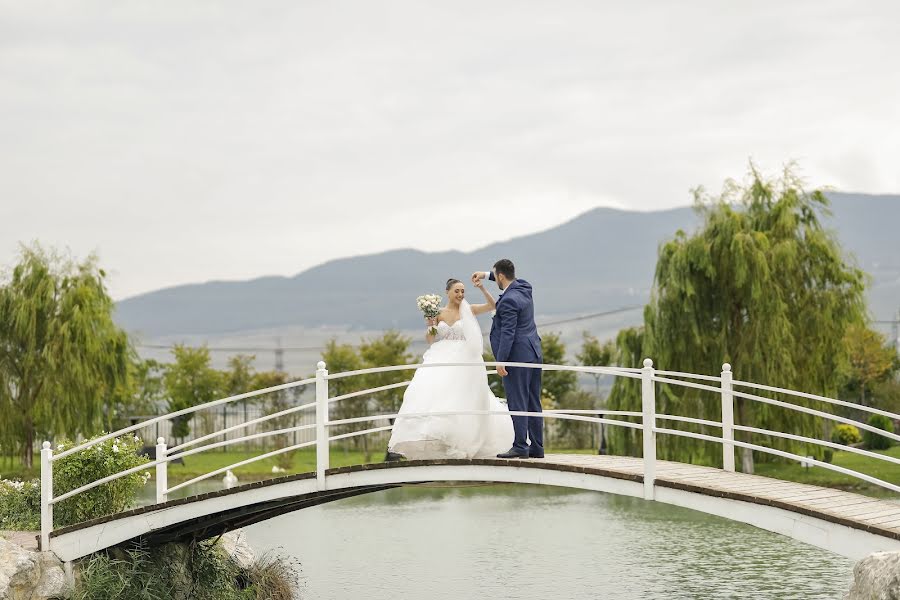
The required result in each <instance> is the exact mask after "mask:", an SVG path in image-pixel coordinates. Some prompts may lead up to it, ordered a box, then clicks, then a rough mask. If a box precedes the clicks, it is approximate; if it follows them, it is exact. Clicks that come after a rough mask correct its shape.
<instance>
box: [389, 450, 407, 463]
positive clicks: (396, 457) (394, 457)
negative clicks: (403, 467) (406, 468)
mask: <svg viewBox="0 0 900 600" xmlns="http://www.w3.org/2000/svg"><path fill="white" fill-rule="evenodd" d="M405 458H406V457H405V456H403V455H402V454H400V453H399V452H388V453H387V454H385V455H384V462H397V461H401V460H403V459H405Z"/></svg>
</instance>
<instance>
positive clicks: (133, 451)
mask: <svg viewBox="0 0 900 600" xmlns="http://www.w3.org/2000/svg"><path fill="white" fill-rule="evenodd" d="M71 445H72V444H71V443H70V442H63V443H60V444H59V445H57V447H56V451H57V452H62V451H64V450H66V449H67V448H70V447H71ZM141 446H142V442H141V440H140V438H137V437H131V436H127V435H126V436H122V437H118V438H113V439H111V440H107V441H105V442H101V443H99V444H97V445H95V446H93V447H91V448H88V449H87V450H84V451H81V452H76V453H75V454H71V455H69V456H66V457H64V458H61V459H60V460H58V461H56V462H55V463H53V492H54V495H56V496H61V495H62V494H65V493H66V492H69V491H71V490H74V489H77V488H79V487H81V486H83V485H86V484H87V483H90V482H92V481H96V480H98V479H102V478H103V477H106V476H108V475H112V474H114V473H120V472H122V471H125V470H127V469H130V468H133V467H136V466H138V465H142V464H144V463H146V462H148V459H147V458H146V457H144V456H140V455H138V450H140V448H141ZM149 478H150V473H149V472H148V471H143V472H141V471H138V472H137V473H132V474H130V475H125V476H124V477H120V478H119V479H116V480H115V481H110V482H108V483H104V484H103V485H99V486H97V487H95V488H93V489H90V490H87V491H85V492H82V493H80V494H77V495H75V496H73V497H72V498H68V499H66V500H63V501H62V502H60V503H58V504H56V505H55V506H54V509H53V524H54V526H55V527H64V526H66V525H72V524H74V523H81V522H82V521H88V520H90V519H96V518H99V517H103V516H106V515H111V514H113V513H117V512H121V511H123V510H125V509H127V508H130V507H131V506H132V505H133V504H134V501H135V498H136V496H137V493H138V491H139V490H140V489H141V487H142V486H143V485H144V484H145V483H147V480H148V479H149ZM40 515H41V485H40V480H38V479H33V480H30V481H6V480H0V529H10V530H36V529H39V528H40V522H41V516H40Z"/></svg>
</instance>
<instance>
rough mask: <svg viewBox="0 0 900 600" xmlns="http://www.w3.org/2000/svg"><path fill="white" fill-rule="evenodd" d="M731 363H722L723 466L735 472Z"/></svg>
mask: <svg viewBox="0 0 900 600" xmlns="http://www.w3.org/2000/svg"><path fill="white" fill-rule="evenodd" d="M731 377H732V374H731V365H729V364H728V363H725V364H724V365H722V440H723V443H722V468H723V469H725V470H726V471H730V472H731V473H734V444H731V443H729V442H733V441H734V396H733V395H732V393H731V389H732V388H731Z"/></svg>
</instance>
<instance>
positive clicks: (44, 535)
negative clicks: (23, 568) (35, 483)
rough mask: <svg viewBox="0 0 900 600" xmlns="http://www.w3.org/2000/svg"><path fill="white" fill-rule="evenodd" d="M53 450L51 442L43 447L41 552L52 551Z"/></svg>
mask: <svg viewBox="0 0 900 600" xmlns="http://www.w3.org/2000/svg"><path fill="white" fill-rule="evenodd" d="M52 501H53V448H51V447H50V442H44V443H43V445H42V446H41V551H42V552H49V551H50V532H51V531H53V504H52Z"/></svg>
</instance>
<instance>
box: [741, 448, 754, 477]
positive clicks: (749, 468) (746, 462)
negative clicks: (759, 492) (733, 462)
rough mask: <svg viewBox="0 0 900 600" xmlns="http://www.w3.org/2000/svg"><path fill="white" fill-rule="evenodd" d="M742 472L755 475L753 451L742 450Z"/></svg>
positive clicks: (748, 449)
mask: <svg viewBox="0 0 900 600" xmlns="http://www.w3.org/2000/svg"><path fill="white" fill-rule="evenodd" d="M741 472H742V473H747V474H748V475H753V450H751V449H750V448H741Z"/></svg>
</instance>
